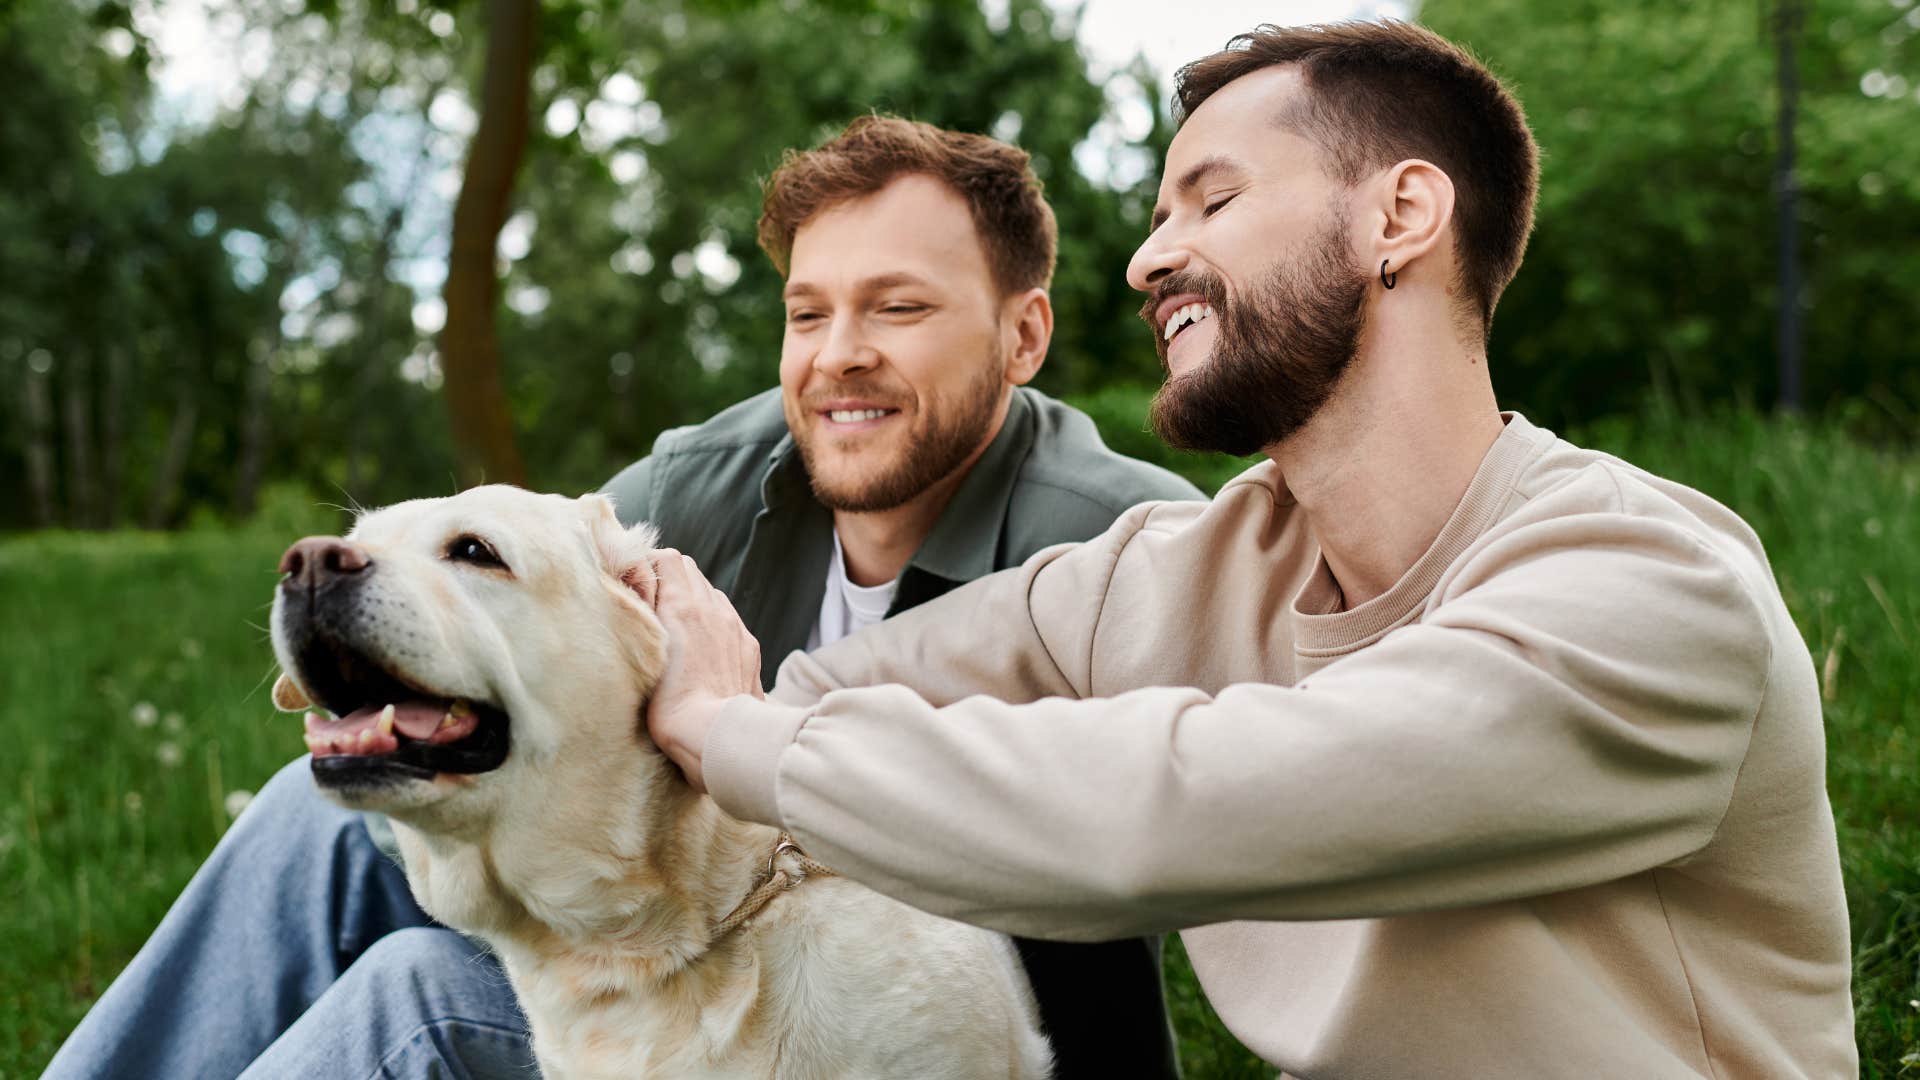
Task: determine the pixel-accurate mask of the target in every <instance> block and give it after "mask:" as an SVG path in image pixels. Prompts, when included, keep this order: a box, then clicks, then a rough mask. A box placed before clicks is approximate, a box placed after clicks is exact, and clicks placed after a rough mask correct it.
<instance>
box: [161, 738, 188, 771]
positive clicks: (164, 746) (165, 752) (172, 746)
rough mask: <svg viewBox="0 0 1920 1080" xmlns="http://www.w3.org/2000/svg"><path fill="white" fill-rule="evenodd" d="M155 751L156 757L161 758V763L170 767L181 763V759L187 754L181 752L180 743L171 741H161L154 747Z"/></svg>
mask: <svg viewBox="0 0 1920 1080" xmlns="http://www.w3.org/2000/svg"><path fill="white" fill-rule="evenodd" d="M153 753H154V756H155V757H157V758H159V759H160V764H162V765H165V766H166V767H168V768H169V769H171V768H173V767H174V766H175V765H178V764H180V762H181V760H182V759H183V758H185V757H186V755H185V754H183V753H181V752H180V744H178V743H170V742H163V743H161V744H160V745H159V746H158V747H156V748H154V751H153Z"/></svg>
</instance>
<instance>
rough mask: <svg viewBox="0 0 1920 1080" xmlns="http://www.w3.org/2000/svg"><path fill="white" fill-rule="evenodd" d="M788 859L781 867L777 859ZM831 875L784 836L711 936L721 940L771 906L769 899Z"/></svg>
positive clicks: (781, 836) (832, 873) (790, 839)
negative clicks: (810, 881)
mask: <svg viewBox="0 0 1920 1080" xmlns="http://www.w3.org/2000/svg"><path fill="white" fill-rule="evenodd" d="M782 855H786V856H789V858H788V859H787V860H786V862H785V864H784V865H783V864H782V861H781V858H780V857H781V856H782ZM833 876H835V875H834V872H833V871H832V870H829V869H828V868H827V867H825V866H823V865H821V864H820V863H818V862H815V861H814V859H813V857H812V856H810V855H808V854H807V853H806V852H804V851H802V850H800V845H799V844H796V843H794V842H793V837H791V836H789V835H787V834H786V833H781V834H780V839H779V840H778V841H776V842H775V843H774V845H773V851H772V852H771V853H769V854H768V855H767V868H766V870H764V871H762V872H761V873H760V874H758V875H757V876H755V878H754V886H753V888H751V889H749V890H747V895H746V898H745V899H743V900H741V901H740V905H739V906H738V907H736V908H734V909H733V910H732V911H731V912H729V913H728V914H727V917H726V918H724V919H721V920H720V921H719V922H718V923H716V924H715V925H714V928H713V936H714V937H715V938H716V939H717V938H721V937H725V936H726V935H727V934H730V933H732V932H733V931H734V930H736V929H738V928H739V927H740V924H741V923H744V922H746V921H747V920H748V919H751V918H753V917H754V916H755V915H758V914H759V913H760V910H761V909H762V908H764V907H766V906H767V905H768V904H770V903H772V902H773V898H774V897H776V896H779V895H780V894H781V893H783V892H786V891H787V890H789V889H792V888H794V887H795V886H797V885H799V884H800V883H801V882H803V881H805V880H807V879H808V878H810V877H833Z"/></svg>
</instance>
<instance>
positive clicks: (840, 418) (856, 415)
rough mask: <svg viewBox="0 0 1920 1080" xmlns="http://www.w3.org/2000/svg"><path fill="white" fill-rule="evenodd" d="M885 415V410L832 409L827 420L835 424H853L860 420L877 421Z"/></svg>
mask: <svg viewBox="0 0 1920 1080" xmlns="http://www.w3.org/2000/svg"><path fill="white" fill-rule="evenodd" d="M885 415H887V410H885V409H833V410H831V411H829V412H828V413H827V418H828V419H829V420H832V421H833V422H834V423H836V424H853V423H858V422H859V421H862V420H878V419H880V418H881V417H883V416H885Z"/></svg>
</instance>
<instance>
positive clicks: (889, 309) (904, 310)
mask: <svg viewBox="0 0 1920 1080" xmlns="http://www.w3.org/2000/svg"><path fill="white" fill-rule="evenodd" d="M925 310H927V306H926V305H925V304H888V305H887V306H886V307H883V308H881V309H880V313H881V314H882V315H918V314H920V313H921V312H923V311H925Z"/></svg>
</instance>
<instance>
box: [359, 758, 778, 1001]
mask: <svg viewBox="0 0 1920 1080" xmlns="http://www.w3.org/2000/svg"><path fill="white" fill-rule="evenodd" d="M553 783H554V786H555V788H556V790H561V791H567V792H569V794H570V797H569V798H566V799H557V798H556V799H551V800H543V801H542V804H541V805H539V806H537V807H536V808H535V809H534V810H533V812H532V813H531V814H529V815H528V816H527V817H525V818H524V819H522V820H512V819H508V820H504V821H501V822H498V823H496V824H495V826H494V827H493V828H491V829H490V830H488V831H487V832H486V833H485V834H483V835H480V836H472V837H462V838H458V839H455V838H449V837H447V836H445V835H444V834H441V835H435V834H430V833H427V832H425V831H422V830H419V829H413V828H407V827H405V826H404V824H403V825H402V827H401V828H400V829H399V830H397V832H399V834H400V836H401V840H402V852H403V854H404V855H405V857H406V862H407V874H408V877H409V878H410V879H412V882H413V887H414V891H415V893H416V895H418V896H419V898H420V900H421V902H422V905H423V906H424V907H425V908H426V909H427V911H428V912H429V913H430V914H431V915H433V916H434V918H436V919H438V920H440V921H441V922H443V923H445V924H447V925H448V926H452V927H454V928H455V929H458V930H462V931H464V932H467V933H470V934H474V935H477V936H479V937H481V938H484V939H486V940H487V941H488V942H489V944H492V945H493V946H494V947H495V948H496V949H499V950H501V951H502V952H503V955H504V954H506V953H507V952H509V951H519V950H527V951H528V953H529V955H537V956H539V957H541V958H543V962H546V961H550V960H552V959H556V958H558V957H560V956H563V955H567V954H572V955H576V956H580V957H591V958H593V959H594V963H595V965H596V966H598V967H601V968H607V967H610V966H611V967H616V968H619V969H622V970H623V971H625V973H626V974H625V975H624V976H623V977H622V978H621V979H620V980H619V981H628V980H634V979H637V980H639V981H641V982H645V981H651V980H655V979H663V978H666V977H668V976H670V975H672V974H673V973H675V972H677V971H679V970H681V969H682V968H685V967H686V966H687V965H689V964H692V963H694V962H695V961H697V960H698V959H699V958H700V957H701V956H702V955H703V954H704V953H705V952H707V950H708V949H709V948H710V947H711V946H712V945H713V944H714V943H715V941H716V938H717V937H718V935H717V934H716V932H715V929H716V927H717V926H718V925H719V924H720V922H721V920H722V919H723V918H724V917H725V916H726V915H727V913H728V912H730V911H732V910H733V909H734V908H735V907H736V906H737V905H738V904H739V903H740V901H741V899H742V898H744V897H745V896H746V894H747V893H748V892H749V891H750V890H751V889H752V887H753V886H754V884H755V883H756V880H757V878H758V877H759V875H760V873H761V872H762V871H763V870H764V867H765V865H766V862H767V859H768V856H769V853H770V852H771V851H772V849H773V846H774V844H775V842H776V839H777V837H778V833H777V831H776V830H774V829H771V828H768V827H766V826H762V825H754V824H750V823H747V822H741V821H738V820H735V819H733V818H731V817H728V816H727V815H726V814H725V813H723V812H722V811H721V810H720V808H719V807H718V806H717V805H715V804H714V802H713V800H711V799H709V798H707V797H706V796H704V795H700V794H697V793H696V792H694V791H693V789H692V788H690V787H689V786H688V785H687V783H686V781H685V780H684V779H683V778H682V777H681V775H680V773H679V770H678V769H676V768H675V767H674V766H673V765H672V764H671V763H670V762H668V761H667V760H666V758H665V757H663V756H661V755H660V754H658V753H657V752H654V751H652V750H650V749H649V750H646V751H643V752H641V753H639V754H637V755H616V756H610V757H606V758H598V759H591V760H587V761H582V762H579V763H578V764H576V765H575V767H573V768H570V769H567V770H565V772H564V773H556V774H555V775H554V777H553ZM611 976H612V972H611V971H609V972H608V977H611ZM606 989H613V988H612V987H607V988H606Z"/></svg>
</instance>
